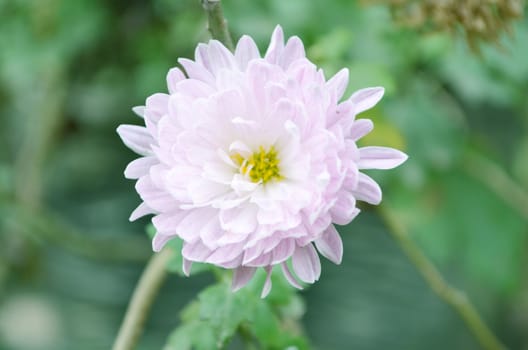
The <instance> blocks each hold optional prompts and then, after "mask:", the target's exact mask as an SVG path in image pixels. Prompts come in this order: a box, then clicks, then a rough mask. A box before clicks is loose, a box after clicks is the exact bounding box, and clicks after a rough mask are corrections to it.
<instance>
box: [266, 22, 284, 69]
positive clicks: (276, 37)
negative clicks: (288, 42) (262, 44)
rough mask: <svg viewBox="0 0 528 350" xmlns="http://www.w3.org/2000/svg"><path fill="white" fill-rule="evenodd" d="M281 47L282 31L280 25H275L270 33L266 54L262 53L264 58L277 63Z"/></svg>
mask: <svg viewBox="0 0 528 350" xmlns="http://www.w3.org/2000/svg"><path fill="white" fill-rule="evenodd" d="M283 49H284V33H283V31H282V27H281V26H276V27H275V30H274V31H273V34H272V35H271V40H270V44H269V46H268V50H267V51H266V54H265V55H264V59H265V60H266V61H268V62H269V63H278V61H279V58H280V56H281V54H282V50H283Z"/></svg>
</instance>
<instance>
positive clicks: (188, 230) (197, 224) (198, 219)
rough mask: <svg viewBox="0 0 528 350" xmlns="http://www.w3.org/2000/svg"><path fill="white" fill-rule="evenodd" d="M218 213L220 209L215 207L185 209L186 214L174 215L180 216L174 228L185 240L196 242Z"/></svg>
mask: <svg viewBox="0 0 528 350" xmlns="http://www.w3.org/2000/svg"><path fill="white" fill-rule="evenodd" d="M217 213H218V211H217V210H215V209H210V208H197V209H194V210H188V211H184V216H180V217H178V216H177V215H172V216H173V217H178V219H177V220H178V223H177V224H173V225H172V229H174V230H175V231H176V233H177V234H178V236H180V237H182V238H183V239H184V240H185V241H187V242H194V241H195V240H197V239H198V238H199V237H200V231H201V230H202V229H203V228H204V227H205V226H206V225H207V223H208V221H209V220H210V219H211V218H213V217H214V216H216V215H217ZM158 216H159V215H158ZM156 227H157V226H156Z"/></svg>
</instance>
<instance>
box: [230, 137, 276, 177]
mask: <svg viewBox="0 0 528 350" xmlns="http://www.w3.org/2000/svg"><path fill="white" fill-rule="evenodd" d="M231 159H233V161H234V162H235V163H236V164H237V165H238V166H239V167H240V172H241V173H242V174H244V175H246V174H248V175H249V178H250V179H251V181H252V182H262V183H263V184H265V183H267V182H269V181H271V180H281V179H283V177H282V175H281V174H280V168H279V163H280V160H279V157H278V155H277V151H276V150H275V147H274V146H271V147H270V148H269V150H267V151H266V149H264V147H262V146H260V147H259V150H258V152H254V153H253V154H252V155H251V156H249V157H248V158H247V159H245V158H244V157H242V156H241V155H240V154H238V153H236V154H234V155H232V156H231Z"/></svg>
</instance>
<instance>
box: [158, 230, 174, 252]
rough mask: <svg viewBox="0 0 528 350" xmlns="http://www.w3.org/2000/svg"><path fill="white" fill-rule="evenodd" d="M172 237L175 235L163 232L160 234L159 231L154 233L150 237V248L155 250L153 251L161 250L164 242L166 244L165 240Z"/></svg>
mask: <svg viewBox="0 0 528 350" xmlns="http://www.w3.org/2000/svg"><path fill="white" fill-rule="evenodd" d="M174 237H176V236H174V235H164V234H161V233H159V232H157V233H156V234H155V235H154V238H153V239H152V250H153V251H155V252H159V251H161V249H163V247H164V246H165V244H167V242H168V241H170V240H171V239H173V238H174Z"/></svg>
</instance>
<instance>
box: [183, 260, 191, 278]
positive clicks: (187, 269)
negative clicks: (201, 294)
mask: <svg viewBox="0 0 528 350" xmlns="http://www.w3.org/2000/svg"><path fill="white" fill-rule="evenodd" d="M191 268H192V261H189V260H187V259H185V258H182V271H183V274H184V275H185V276H187V277H189V275H190V274H191Z"/></svg>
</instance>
